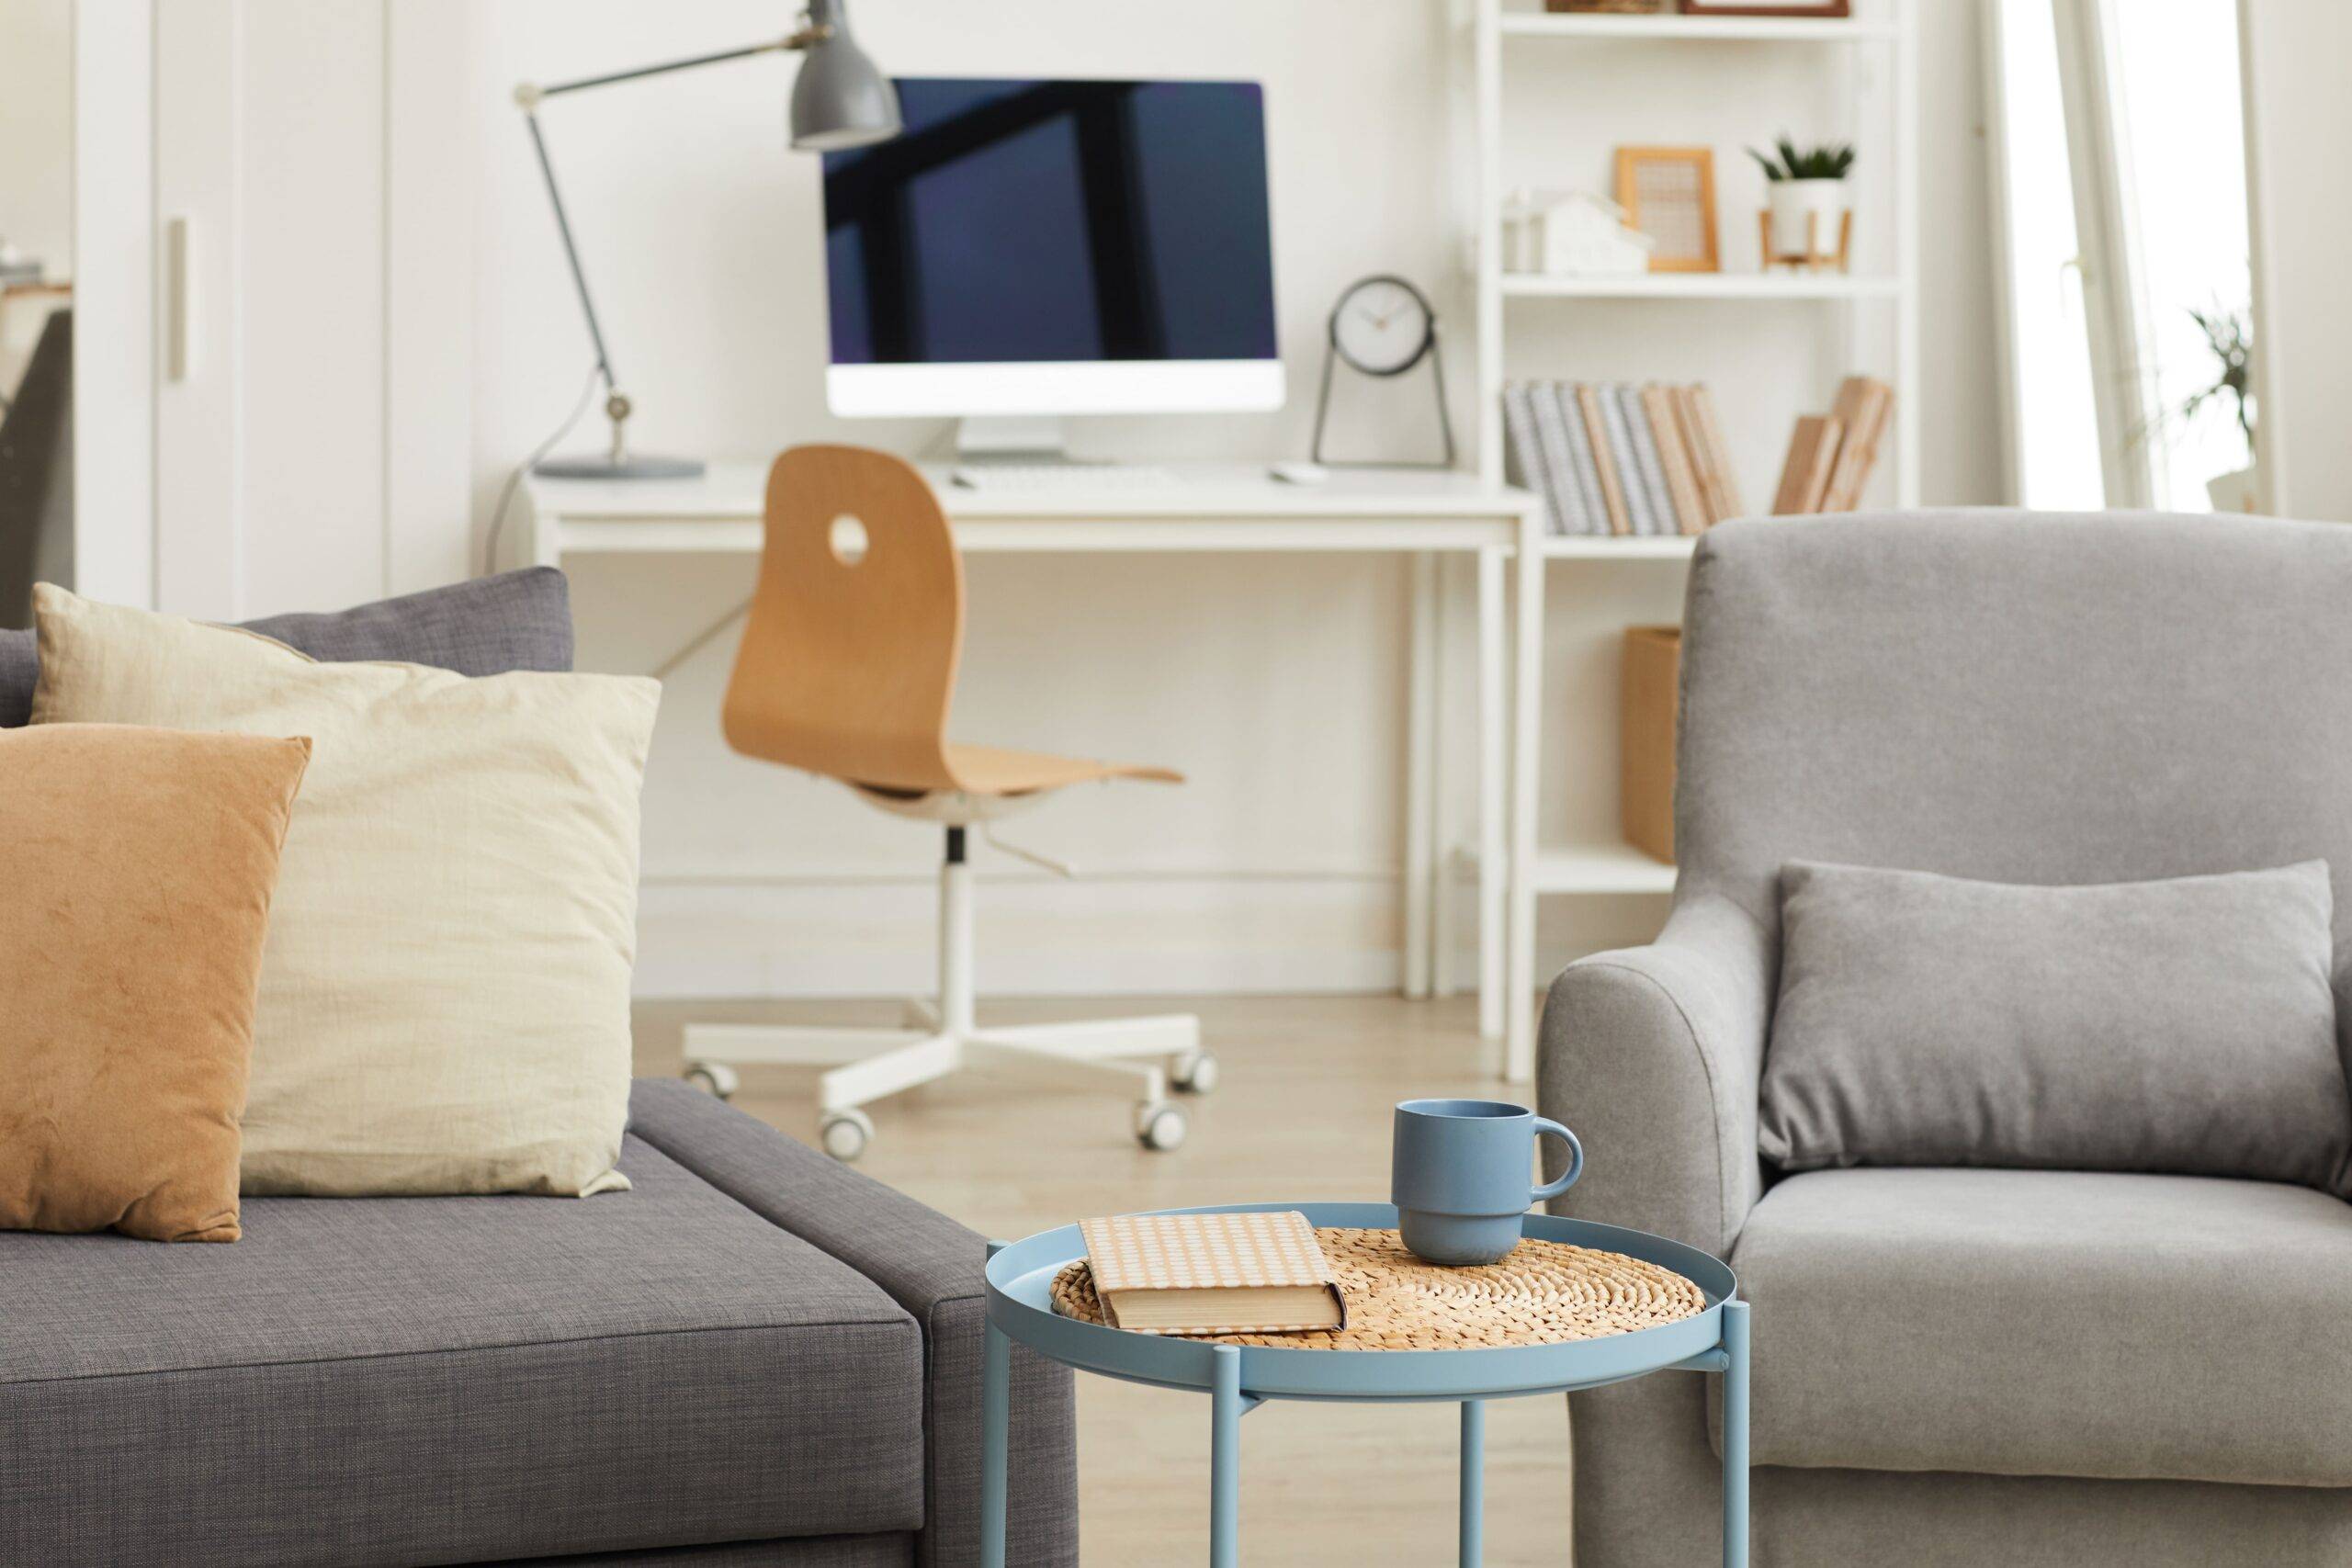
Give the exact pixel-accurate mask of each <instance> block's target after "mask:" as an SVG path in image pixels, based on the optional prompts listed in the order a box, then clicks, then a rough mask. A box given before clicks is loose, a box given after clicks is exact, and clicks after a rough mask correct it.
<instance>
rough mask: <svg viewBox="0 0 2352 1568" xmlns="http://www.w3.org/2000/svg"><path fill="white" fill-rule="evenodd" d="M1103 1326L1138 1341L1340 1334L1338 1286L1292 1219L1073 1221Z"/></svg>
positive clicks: (1317, 1248)
mask: <svg viewBox="0 0 2352 1568" xmlns="http://www.w3.org/2000/svg"><path fill="white" fill-rule="evenodd" d="M1078 1230H1079V1235H1080V1237H1081V1238H1082V1239H1083V1240H1084V1241H1085V1243H1086V1266H1087V1268H1088V1269H1089V1270H1091V1272H1092V1274H1093V1276H1094V1293H1095V1296H1096V1298H1097V1299H1098V1300H1100V1301H1101V1302H1102V1303H1103V1321H1104V1322H1105V1323H1108V1324H1109V1325H1111V1326H1112V1327H1114V1328H1125V1329H1129V1330H1132V1331H1134V1332H1136V1333H1139V1334H1286V1333H1306V1332H1309V1331H1312V1330H1314V1329H1318V1328H1344V1327H1346V1326H1347V1321H1348V1306H1347V1301H1346V1298H1345V1297H1343V1296H1342V1295H1341V1294H1340V1277H1339V1275H1338V1274H1337V1273H1335V1272H1334V1271H1333V1270H1332V1268H1331V1262H1330V1259H1329V1258H1326V1257H1325V1256H1324V1255H1323V1247H1322V1245H1321V1244H1320V1243H1319V1242H1317V1240H1316V1239H1315V1227H1314V1226H1312V1225H1310V1224H1307V1223H1306V1215H1305V1214H1303V1213H1299V1212H1298V1211H1297V1210H1295V1209H1283V1210H1277V1211H1272V1212H1267V1213H1225V1214H1115V1215H1113V1216H1111V1217H1109V1218H1107V1219H1100V1220H1082V1221H1080V1223H1079V1227H1078Z"/></svg>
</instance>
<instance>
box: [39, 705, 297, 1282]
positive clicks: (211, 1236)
mask: <svg viewBox="0 0 2352 1568" xmlns="http://www.w3.org/2000/svg"><path fill="white" fill-rule="evenodd" d="M310 757H311V743H310V741H308V740H306V739H291V740H282V739H270V738H266V737H261V736H246V735H198V734H191V733H188V732H186V731H182V730H175V729H148V728H132V727H129V726H118V725H100V724H62V725H51V726H49V727H47V728H37V729H10V730H0V856H5V857H6V859H5V863H6V867H7V876H6V891H5V892H0V1228H5V1229H9V1230H40V1231H95V1230H105V1229H107V1228H109V1227H111V1228H112V1229H115V1230H119V1231H121V1232H123V1233H124V1234H126V1235H136V1236H146V1237H149V1238H151V1239H153V1240H157V1241H234V1240H236V1239H237V1236H238V1234H239V1230H238V1223H237V1168H238V1159H239V1156H240V1153H241V1144H240V1138H239V1133H238V1118H239V1116H240V1115H241V1114H242V1113H243V1109H244V1103H245V1076H246V1071H247V1067H248V1065H249V1063H250V1061H251V1058H252V1055H253V1043H254V997H255V994H256V990H257V987H258V986H259V982H260V978H261V955H262V943H263V939H264V937H265V936H266V933H267V931H268V927H269V904H270V896H271V894H272V892H273V891H274V890H275V888H276V887H277V857H278V850H279V848H280V846H281V845H282V844H283V843H284V842H285V839H286V825H287V822H288V818H289V816H290V814H291V812H292V808H293V805H294V795H295V792H296V791H297V790H298V789H299V788H300V785H301V782H302V773H303V770H304V769H305V768H307V767H308V766H309V764H310Z"/></svg>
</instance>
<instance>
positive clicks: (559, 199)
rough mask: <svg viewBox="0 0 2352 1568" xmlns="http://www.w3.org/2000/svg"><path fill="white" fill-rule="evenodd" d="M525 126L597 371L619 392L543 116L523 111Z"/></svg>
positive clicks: (609, 390)
mask: <svg viewBox="0 0 2352 1568" xmlns="http://www.w3.org/2000/svg"><path fill="white" fill-rule="evenodd" d="M523 123H524V125H526V127H528V128H529V130H530V132H531V151H532V152H536V153H537V154H538V157H539V177H540V178H541V179H543V180H545V181H546V182H547V187H548V206H549V207H552V208H553V209H555V231H556V233H557V234H558V235H559V236H560V237H561V238H562V240H563V259H564V260H565V261H567V262H569V263H571V287H572V288H573V289H574V290H575V291H577V292H578V294H579V296H580V313H581V314H582V315H583V316H585V317H587V318H588V341H589V342H590V343H591V344H594V345H595V349H596V371H597V374H599V375H600V376H602V377H603V378H605V392H606V393H608V394H611V393H614V392H615V391H616V387H615V385H614V381H613V357H612V355H609V354H607V353H606V352H605V332H604V329H603V328H602V327H600V326H598V325H597V324H596V302H595V301H594V299H590V298H589V297H588V275H587V274H586V273H584V272H582V270H581V269H580V248H579V247H578V246H577V245H575V244H573V243H572V241H571V219H570V218H569V217H568V216H566V214H565V212H564V210H563V192H562V191H560V189H558V188H557V186H556V183H555V165H554V164H551V163H549V162H548V140H547V138H546V137H545V136H543V135H541V134H540V133H539V117H538V115H537V113H535V112H534V111H533V110H531V109H529V108H526V109H525V110H524V111H523Z"/></svg>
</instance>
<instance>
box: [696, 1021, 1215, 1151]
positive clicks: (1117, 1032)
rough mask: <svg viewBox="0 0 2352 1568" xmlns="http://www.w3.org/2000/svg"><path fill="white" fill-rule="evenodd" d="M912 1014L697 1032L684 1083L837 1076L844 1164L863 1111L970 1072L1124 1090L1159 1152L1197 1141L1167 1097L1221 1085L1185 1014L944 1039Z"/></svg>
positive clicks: (864, 1120) (834, 1096) (832, 1117)
mask: <svg viewBox="0 0 2352 1568" xmlns="http://www.w3.org/2000/svg"><path fill="white" fill-rule="evenodd" d="M908 1014H909V1019H910V1022H911V1023H913V1024H914V1025H915V1027H912V1028H907V1029H871V1028H869V1029H851V1028H838V1029H829V1028H821V1027H819V1028H800V1027H791V1026H784V1025H771V1024H733V1023H697V1024H691V1025H689V1026H688V1027H687V1029H686V1057H687V1061H686V1070H685V1076H686V1077H689V1078H694V1079H697V1080H699V1081H701V1082H702V1083H703V1084H704V1085H705V1086H706V1087H707V1088H711V1089H714V1090H718V1089H726V1090H728V1091H729V1092H731V1090H732V1088H733V1085H732V1082H731V1080H732V1078H733V1077H734V1075H733V1073H732V1072H730V1071H729V1070H728V1068H729V1066H743V1065H748V1064H761V1065H767V1064H781V1065H789V1066H828V1067H830V1068H831V1071H829V1072H827V1073H826V1074H825V1075H824V1076H823V1077H820V1078H819V1079H818V1080H817V1109H818V1112H819V1116H820V1123H819V1124H820V1128H821V1130H822V1135H823V1139H824V1145H825V1150H826V1152H827V1153H829V1154H831V1155H832V1156H834V1157H835V1158H837V1159H845V1160H846V1159H855V1158H856V1157H857V1156H859V1155H861V1154H863V1153H865V1145H866V1144H867V1143H868V1142H869V1141H870V1140H871V1139H872V1137H873V1135H874V1123H873V1122H872V1120H871V1118H869V1117H867V1116H866V1114H865V1111H863V1110H862V1109H861V1108H862V1107H864V1106H866V1105H870V1104H872V1103H873V1102H874V1101H876V1100H883V1099H887V1098H888V1096H890V1095H894V1094H897V1093H899V1092H900V1091H902V1090H905V1089H913V1088H916V1087H917V1086H919V1085H922V1084H927V1083H932V1082H935V1081H936V1080H938V1079H940V1078H944V1077H948V1076H949V1075H950V1074H953V1073H957V1072H961V1071H964V1070H965V1069H966V1068H971V1069H973V1070H975V1071H978V1072H982V1073H985V1074H988V1075H989V1076H992V1077H1012V1078H1017V1079H1021V1080H1023V1081H1026V1082H1029V1083H1034V1084H1035V1085H1037V1086H1038V1087H1040V1088H1053V1089H1125V1090H1126V1091H1128V1092H1130V1093H1132V1094H1134V1095H1135V1096H1136V1102H1135V1123H1134V1130H1135V1134H1136V1139H1137V1141H1139V1142H1140V1143H1141V1144H1142V1145H1144V1147H1146V1148H1148V1149H1156V1150H1163V1151H1164V1150H1168V1149H1173V1148H1175V1147H1177V1146H1178V1145H1181V1144H1182V1142H1183V1141H1184V1136H1185V1134H1186V1133H1187V1132H1188V1131H1189V1130H1190V1119H1189V1118H1188V1117H1187V1116H1186V1115H1185V1113H1184V1111H1183V1108H1182V1106H1180V1105H1178V1104H1177V1103H1176V1102H1175V1101H1174V1100H1171V1099H1170V1090H1180V1091H1184V1092H1198V1093H1204V1092H1206V1091H1207V1090H1209V1089H1212V1088H1213V1087H1214V1086H1215V1084H1216V1072H1217V1062H1216V1057H1215V1056H1214V1055H1210V1054H1209V1053H1208V1052H1206V1051H1204V1050H1203V1049H1202V1048H1201V1021H1200V1020H1199V1019H1198V1018H1195V1017H1193V1015H1192V1014H1190V1013H1163V1014H1159V1015H1156V1016H1151V1017H1144V1018H1116V1019H1091V1020H1087V1021H1081V1022H1072V1023H1039V1024H1006V1025H1003V1026H1001V1027H990V1028H974V1029H969V1030H950V1029H944V1028H941V1027H939V1026H938V1025H937V1024H936V1022H935V1021H934V1020H935V1019H936V1018H937V1016H938V1014H937V1010H935V1009H934V1008H933V1007H932V1005H931V1004H930V1003H928V1002H912V1003H910V1004H909V1006H908Z"/></svg>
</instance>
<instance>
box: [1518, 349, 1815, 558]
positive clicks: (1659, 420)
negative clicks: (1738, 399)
mask: <svg viewBox="0 0 2352 1568" xmlns="http://www.w3.org/2000/svg"><path fill="white" fill-rule="evenodd" d="M1502 415H1503V437H1504V446H1503V459H1504V473H1505V477H1506V478H1508V479H1510V482H1511V483H1513V484H1516V485H1521V486H1523V487H1524V488H1526V489H1528V490H1532V491H1535V492H1536V493H1537V494H1538V495H1540V496H1542V497H1543V499H1544V518H1545V522H1546V525H1547V527H1548V529H1549V531H1550V532H1552V533H1554V534H1581V535H1616V536H1628V535H1634V536H1661V535H1685V536H1688V535H1692V534H1701V533H1704V532H1705V531H1706V530H1707V529H1709V528H1711V527H1713V525H1716V524H1718V523H1721V522H1723V521H1724V519H1725V518H1727V517H1736V516H1738V515H1739V514H1740V513H1741V511H1742V508H1741V505H1740V502H1739V490H1738V485H1737V482H1736V479H1734V477H1733V474H1732V465H1731V453H1730V450H1729V449H1728V448H1727V447H1726V446H1725V445H1724V436H1723V427H1722V425H1721V423H1719V421H1718V420H1717V418H1716V414H1715V402H1714V397H1713V393H1711V392H1710V391H1709V390H1708V389H1707V388H1706V387H1705V386H1704V385H1703V384H1701V383H1692V384H1691V385H1688V386H1677V385H1673V384H1669V383H1666V382H1651V383H1648V384H1646V385H1638V386H1637V385H1629V384H1627V383H1623V382H1594V381H1514V382H1511V383H1509V384H1507V385H1506V386H1505V387H1504V388H1503V395H1502ZM1832 455H1833V457H1834V453H1833V454H1832Z"/></svg>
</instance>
